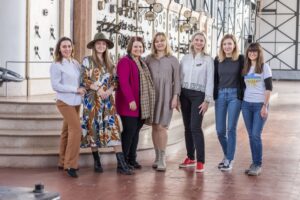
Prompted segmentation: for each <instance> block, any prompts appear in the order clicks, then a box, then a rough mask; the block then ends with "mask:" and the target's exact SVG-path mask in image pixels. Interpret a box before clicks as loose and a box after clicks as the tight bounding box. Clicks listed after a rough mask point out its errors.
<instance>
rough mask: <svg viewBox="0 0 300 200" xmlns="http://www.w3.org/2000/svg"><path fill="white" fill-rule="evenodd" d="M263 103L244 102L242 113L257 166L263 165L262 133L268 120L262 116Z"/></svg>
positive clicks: (253, 158) (253, 161)
mask: <svg viewBox="0 0 300 200" xmlns="http://www.w3.org/2000/svg"><path fill="white" fill-rule="evenodd" d="M262 106H263V103H250V102H247V101H243V103H242V113H243V118H244V121H245V125H246V128H247V132H248V136H249V141H250V149H251V154H252V163H253V164H255V165H256V166H261V164H262V141H261V133H262V130H263V126H264V124H265V122H266V120H267V118H262V117H261V115H260V111H261V108H262Z"/></svg>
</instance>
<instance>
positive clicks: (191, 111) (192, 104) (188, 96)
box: [180, 88, 205, 163]
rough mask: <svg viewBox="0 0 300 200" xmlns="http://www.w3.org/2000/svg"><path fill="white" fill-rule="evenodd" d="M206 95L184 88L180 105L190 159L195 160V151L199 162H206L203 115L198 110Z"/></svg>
mask: <svg viewBox="0 0 300 200" xmlns="http://www.w3.org/2000/svg"><path fill="white" fill-rule="evenodd" d="M204 98H205V94H204V93H203V92H200V91H195V90H189V89H185V88H182V89H181V94H180V103H181V110H182V118H183V124H184V130H185V145H186V150H187V156H188V158H190V159H192V160H194V159H195V149H196V152H197V162H202V163H204V162H205V145H204V136H203V130H202V120H203V115H202V113H200V114H199V111H200V109H199V108H198V107H199V106H200V105H201V104H202V103H203V101H204Z"/></svg>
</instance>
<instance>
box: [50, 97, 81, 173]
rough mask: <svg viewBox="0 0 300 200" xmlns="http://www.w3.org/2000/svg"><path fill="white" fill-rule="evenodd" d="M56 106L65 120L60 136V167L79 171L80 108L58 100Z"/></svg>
mask: <svg viewBox="0 0 300 200" xmlns="http://www.w3.org/2000/svg"><path fill="white" fill-rule="evenodd" d="M56 106H57V108H58V110H59V112H60V113H61V114H62V116H63V120H64V121H63V127H62V132H61V135H60V149H59V162H58V165H59V166H61V167H64V169H68V168H74V169H77V168H78V158H79V151H80V141H81V125H80V117H79V110H80V106H70V105H68V104H66V103H64V102H63V101H60V100H57V102H56Z"/></svg>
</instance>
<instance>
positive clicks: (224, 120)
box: [215, 88, 241, 161]
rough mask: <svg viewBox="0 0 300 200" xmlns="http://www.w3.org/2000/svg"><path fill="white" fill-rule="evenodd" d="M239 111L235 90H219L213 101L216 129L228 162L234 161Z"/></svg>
mask: <svg viewBox="0 0 300 200" xmlns="http://www.w3.org/2000/svg"><path fill="white" fill-rule="evenodd" d="M240 111H241V100H239V99H238V98H237V89H236V88H222V89H219V91H218V99H216V101H215V115H216V129H217V134H218V139H219V142H220V144H221V146H222V150H223V153H224V157H225V158H226V159H228V160H230V161H231V160H233V159H234V153H235V146H236V127H237V122H238V119H239V115H240ZM226 125H227V127H226Z"/></svg>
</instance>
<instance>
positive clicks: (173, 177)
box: [0, 82, 300, 200]
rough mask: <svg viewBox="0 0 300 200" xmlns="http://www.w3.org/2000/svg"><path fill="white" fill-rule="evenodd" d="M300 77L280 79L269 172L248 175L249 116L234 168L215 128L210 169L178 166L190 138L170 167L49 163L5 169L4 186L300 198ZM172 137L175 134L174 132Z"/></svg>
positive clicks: (74, 196) (85, 194)
mask: <svg viewBox="0 0 300 200" xmlns="http://www.w3.org/2000/svg"><path fill="white" fill-rule="evenodd" d="M299 85H300V82H279V83H275V91H277V92H279V94H278V98H276V99H274V100H273V102H272V105H271V111H270V116H269V119H268V121H267V124H266V126H265V129H264V131H263V143H264V160H263V172H262V174H261V176H259V177H248V176H246V175H244V173H243V171H244V169H245V168H247V167H248V165H249V164H250V151H249V143H248V138H247V134H246V132H245V128H244V124H243V121H242V120H241V121H240V123H239V129H238V141H237V151H236V159H235V164H234V169H233V170H232V172H229V173H222V172H220V171H219V170H218V169H217V167H216V165H217V163H218V162H219V161H220V160H221V158H222V157H221V149H220V146H219V143H218V141H217V137H216V135H215V133H209V134H207V135H206V165H205V172H204V174H195V173H194V170H193V169H178V163H179V162H180V161H182V159H183V158H184V157H185V147H184V143H183V142H182V143H180V144H178V145H177V146H176V147H174V146H173V147H172V148H171V149H172V152H171V151H169V152H168V169H167V171H166V172H165V173H158V172H155V171H154V170H153V169H152V168H151V163H152V158H153V157H150V158H148V159H146V160H142V161H141V164H143V166H144V167H143V169H142V170H138V171H136V174H135V175H133V176H122V175H118V174H116V172H115V166H104V173H103V174H95V173H94V172H93V171H92V169H91V168H82V169H80V171H79V175H80V177H79V178H78V179H72V178H69V177H67V176H66V175H65V174H64V173H63V172H62V171H57V170H56V169H54V168H49V169H0V186H18V187H32V186H33V185H34V184H35V183H38V182H42V183H44V184H45V187H46V190H48V191H53V192H59V193H60V194H61V197H62V199H63V200H65V199H66V200H81V199H89V200H98V199H109V200H113V199H122V200H129V199H130V200H131V199H133V200H139V199H143V200H148V199H150V200H151V199H164V200H169V199H170V200H177V199H178V200H181V199H203V200H227V199H228V200H229V199H230V200H252V199H255V200H282V199H283V200H299V199H300V114H299V113H300V100H299V99H300V89H299ZM170 137H171V136H170Z"/></svg>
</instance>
